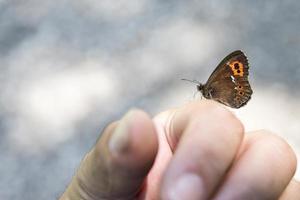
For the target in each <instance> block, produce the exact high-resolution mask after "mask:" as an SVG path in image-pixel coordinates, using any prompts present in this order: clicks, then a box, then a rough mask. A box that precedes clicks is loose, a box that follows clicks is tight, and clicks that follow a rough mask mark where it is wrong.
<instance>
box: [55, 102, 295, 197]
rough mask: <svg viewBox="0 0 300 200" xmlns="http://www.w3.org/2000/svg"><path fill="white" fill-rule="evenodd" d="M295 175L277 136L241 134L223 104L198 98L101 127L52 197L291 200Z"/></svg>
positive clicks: (292, 156)
mask: <svg viewBox="0 0 300 200" xmlns="http://www.w3.org/2000/svg"><path fill="white" fill-rule="evenodd" d="M295 170H296V156H295V154H294V152H293V150H292V149H291V148H290V146H289V145H288V144H287V143H286V142H285V141H284V140H283V139H281V138H279V137H278V136H276V135H275V134H272V133H270V132H268V131H264V130H259V131H254V132H251V133H247V134H245V133H244V129H243V125H242V124H241V122H240V121H239V120H238V119H237V118H236V117H235V116H234V115H233V114H232V113H231V112H230V111H229V110H227V109H226V108H224V106H222V105H220V104H218V103H216V102H213V101H209V100H202V101H195V102H192V103H189V104H187V105H184V106H183V107H180V108H177V109H172V110H168V111H165V112H163V113H160V114H159V115H157V116H155V117H154V118H153V119H151V118H150V117H149V116H148V115H147V114H146V113H145V112H143V111H141V110H131V111H129V112H128V113H127V114H126V115H125V116H124V117H123V118H122V119H121V120H120V121H117V122H113V123H111V124H110V125H108V126H107V127H106V128H105V129H104V131H103V133H102V134H101V137H100V139H99V140H98V141H97V143H96V145H95V146H94V147H93V148H92V150H91V151H90V152H89V153H88V154H87V155H86V157H85V158H84V159H83V161H82V162H81V165H80V167H79V169H78V171H77V172H76V174H75V176H74V177H73V179H72V181H71V183H70V185H69V186H68V188H67V189H66V191H65V192H64V194H63V195H62V196H61V198H60V200H79V199H84V200H98V199H111V200H127V199H147V200H152V199H153V200H155V199H163V200H177V199H178V200H183V199H187V200H194V199H195V200H202V199H213V200H241V199H243V200H248V199H249V200H250V199H255V200H256V199H263V200H264V199H266V200H269V199H270V200H275V199H280V200H296V199H299V197H300V184H299V182H297V181H295V180H294V179H293V175H294V173H295Z"/></svg>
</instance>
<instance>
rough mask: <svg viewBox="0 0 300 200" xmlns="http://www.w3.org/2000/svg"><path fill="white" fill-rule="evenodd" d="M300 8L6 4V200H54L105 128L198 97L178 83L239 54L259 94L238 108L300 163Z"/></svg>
mask: <svg viewBox="0 0 300 200" xmlns="http://www.w3.org/2000/svg"><path fill="white" fill-rule="evenodd" d="M299 10H300V1H296V0H286V1H279V0H274V1H258V0H253V1H237V0H230V1H221V0H204V1H197V0H191V1H179V0H165V1H158V0H152V1H151V0H131V1H126V0H117V1H112V0H101V1H97V0H86V1H80V0H64V1H58V0H44V1H39V0H26V1H22V0H19V1H18V0H0V69H1V71H0V97H1V98H0V130H1V132H0V150H1V151H0V152H1V154H0V159H1V164H0V174H1V179H0V199H23V200H32V199H41V200H51V199H56V198H58V197H59V196H60V194H61V193H62V192H63V191H64V189H65V187H66V186H67V184H68V182H69V181H70V179H71V177H72V175H73V173H74V171H75V169H76V168H77V166H78V164H79V162H80V160H81V159H82V157H83V156H84V154H85V153H86V152H87V151H88V150H89V149H90V148H91V146H92V145H93V144H94V143H95V141H96V139H97V138H98V136H99V133H100V132H101V129H102V128H103V127H104V126H105V125H106V124H107V123H109V122H110V121H113V120H116V119H118V118H119V117H121V116H122V115H123V114H124V113H125V112H126V111H127V110H128V109H130V108H132V107H138V108H142V109H144V110H146V111H147V112H149V113H150V114H152V115H154V114H156V113H158V112H160V111H162V110H165V109H168V108H170V107H174V106H180V105H182V104H184V103H187V102H189V101H192V100H193V94H194V92H195V85H193V84H190V83H187V82H183V81H180V79H181V78H188V79H197V80H200V81H202V82H205V81H206V80H207V78H208V76H209V75H210V73H211V72H212V71H213V69H214V68H215V66H216V65H217V64H218V62H219V61H220V60H221V59H222V58H223V57H224V56H226V55H227V54H228V53H230V52H231V51H233V50H236V49H242V50H243V51H244V52H245V53H246V54H247V56H248V59H249V62H250V65H251V69H250V70H251V71H250V82H251V84H252V88H253V90H254V94H253V96H252V99H251V101H250V102H249V103H248V104H247V106H245V107H244V108H241V109H239V110H234V112H236V114H237V115H238V116H239V117H240V118H241V120H242V121H243V123H244V124H245V127H246V130H248V131H249V130H255V129H262V128H264V129H269V130H272V131H274V132H275V133H276V134H278V135H280V136H281V137H283V138H285V139H286V140H287V141H288V142H289V144H290V145H291V146H292V147H293V148H294V150H295V152H296V153H297V155H298V157H299V155H300V133H299V129H300V102H299V99H300V98H299V97H300V91H299V84H300V12H299ZM298 171H299V170H298ZM299 174H300V173H299V172H297V174H296V178H298V179H299V177H300V175H299Z"/></svg>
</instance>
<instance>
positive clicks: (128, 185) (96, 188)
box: [61, 110, 158, 200]
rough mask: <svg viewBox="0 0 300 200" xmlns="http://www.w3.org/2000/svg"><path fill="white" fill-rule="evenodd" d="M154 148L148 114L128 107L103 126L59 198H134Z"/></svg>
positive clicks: (156, 144)
mask: <svg viewBox="0 0 300 200" xmlns="http://www.w3.org/2000/svg"><path fill="white" fill-rule="evenodd" d="M116 135H117V136H116ZM116 138H117V139H116ZM112 141H117V142H112ZM112 144H113V145H112ZM157 149H158V142H157V136H156V133H155V129H154V125H153V122H152V120H151V118H150V117H149V116H148V115H147V114H146V113H144V112H143V111H140V110H132V111H130V112H129V113H127V114H126V116H125V117H124V118H123V119H122V120H121V121H120V122H118V123H117V124H116V123H114V124H111V125H109V126H108V127H107V128H106V129H105V131H104V132H103V134H102V135H101V138H100V139H99V140H98V142H97V143H96V145H95V147H93V148H92V150H91V151H90V152H89V153H88V154H87V156H86V157H85V159H84V160H83V161H82V163H81V165H80V168H79V169H78V171H77V173H76V174H75V176H74V178H73V180H72V182H71V184H70V185H69V187H68V188H67V190H66V192H65V193H64V195H63V196H62V198H61V200H66V199H70V200H73V199H90V200H96V199H132V198H134V196H135V195H137V193H138V192H139V190H140V189H141V187H142V184H143V182H144V179H145V177H146V176H147V174H148V172H149V170H150V169H151V167H152V165H153V162H154V159H155V156H156V153H157Z"/></svg>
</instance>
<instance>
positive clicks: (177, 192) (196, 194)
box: [167, 173, 204, 200]
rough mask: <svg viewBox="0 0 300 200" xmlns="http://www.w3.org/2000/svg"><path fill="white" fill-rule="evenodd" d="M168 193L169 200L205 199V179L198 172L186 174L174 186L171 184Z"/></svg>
mask: <svg viewBox="0 0 300 200" xmlns="http://www.w3.org/2000/svg"><path fill="white" fill-rule="evenodd" d="M167 195H168V199H169V200H182V199H189V200H194V199H195V200H199V199H203V197H204V194H203V181H202V179H201V178H200V177H199V176H198V175H196V174H191V173H188V174H184V175H182V176H180V177H179V178H178V179H177V181H176V182H175V183H174V186H170V189H169V191H168V193H167Z"/></svg>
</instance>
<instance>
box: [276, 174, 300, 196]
mask: <svg viewBox="0 0 300 200" xmlns="http://www.w3.org/2000/svg"><path fill="white" fill-rule="evenodd" d="M299 197H300V182H299V181H296V180H294V179H293V180H292V181H291V182H290V183H289V184H288V186H287V187H286V188H285V190H284V192H283V194H282V195H281V196H280V198H279V200H294V199H299Z"/></svg>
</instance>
